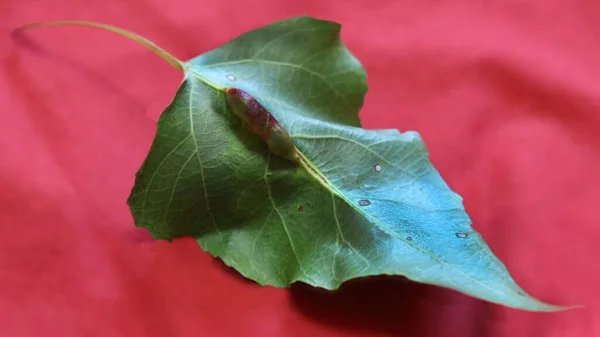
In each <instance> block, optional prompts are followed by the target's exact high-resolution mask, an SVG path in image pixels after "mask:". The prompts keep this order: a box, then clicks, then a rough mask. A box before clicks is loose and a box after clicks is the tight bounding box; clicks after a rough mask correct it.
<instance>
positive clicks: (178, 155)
mask: <svg viewBox="0 0 600 337" xmlns="http://www.w3.org/2000/svg"><path fill="white" fill-rule="evenodd" d="M339 32H340V26H339V25H338V24H336V23H332V22H327V21H321V20H316V19H312V18H308V17H298V18H292V19H289V20H285V21H280V22H276V23H274V24H272V25H269V26H265V27H262V28H259V29H256V30H254V31H251V32H249V33H247V34H244V35H242V36H240V37H238V38H237V39H234V40H232V41H231V42H229V43H227V44H225V45H224V46H222V47H220V48H218V49H216V50H213V51H210V52H208V53H206V54H203V55H200V56H198V57H196V58H194V59H192V60H190V61H188V62H187V63H185V78H184V81H183V83H182V85H181V87H180V88H179V90H178V92H177V94H176V96H175V98H174V99H173V101H172V103H171V104H170V105H169V106H168V107H167V109H166V110H165V111H164V113H163V114H162V115H161V117H160V120H159V122H158V130H157V134H156V138H155V140H154V142H153V144H152V148H151V150H150V152H149V154H148V157H147V158H146V160H145V162H144V163H143V165H142V167H141V169H140V171H139V172H138V174H137V176H136V182H135V186H134V189H133V191H132V194H131V196H130V198H129V200H128V202H129V205H130V207H131V210H132V213H133V216H134V219H135V223H136V225H137V226H140V227H144V228H147V229H148V230H149V231H150V232H151V233H152V235H153V236H154V237H155V238H157V239H172V238H176V237H181V236H193V237H195V238H196V240H197V241H198V243H199V244H200V246H201V248H202V249H203V250H205V251H207V252H209V253H210V254H212V255H213V256H216V257H219V258H221V259H223V261H224V262H225V263H226V264H227V265H229V266H232V267H233V268H235V269H236V270H238V271H239V272H240V273H241V274H243V275H244V276H246V277H248V278H250V279H252V280H255V281H256V282H258V283H259V284H263V285H272V286H276V287H286V286H289V285H290V284H291V283H293V282H296V281H302V282H306V283H308V284H311V285H314V286H317V287H323V288H326V289H336V288H337V287H339V286H340V284H341V283H342V282H344V281H346V280H350V279H353V278H357V277H363V276H369V275H380V274H391V275H404V276H406V277H407V278H409V279H411V280H414V281H417V282H423V283H428V284H433V285H438V286H443V287H448V288H452V289H455V290H457V291H460V292H463V293H465V294H469V295H471V296H474V297H477V298H480V299H483V300H487V301H491V302H494V303H498V304H503V305H506V306H510V307H515V308H521V309H525V310H534V311H551V310H557V309H559V308H558V307H554V306H551V305H547V304H544V303H542V302H540V301H538V300H536V299H534V298H532V297H530V296H529V295H527V294H525V292H524V291H523V290H522V289H521V288H520V287H519V286H518V285H517V284H516V283H515V282H514V281H513V279H512V278H511V276H510V275H509V273H508V271H507V270H506V268H505V267H504V265H503V264H502V263H501V262H500V261H499V260H498V259H497V258H496V257H495V256H494V255H493V253H492V252H491V251H490V249H489V248H488V247H487V245H486V244H485V242H484V241H483V240H482V238H481V237H480V235H479V234H478V233H476V232H475V231H474V230H473V229H472V227H471V221H470V219H469V217H468V215H467V214H466V212H465V210H464V208H463V205H462V199H461V197H460V196H458V195H457V194H455V193H454V192H453V191H451V190H450V189H449V188H448V186H447V185H446V183H445V182H444V181H443V180H442V178H441V177H440V175H439V174H438V172H437V171H436V170H435V168H434V167H433V166H432V165H431V163H430V162H429V160H428V153H427V150H426V148H425V146H424V144H423V141H422V140H421V138H420V137H419V135H418V134H417V133H416V132H405V133H400V132H398V131H397V130H375V131H373V130H365V129H362V128H361V127H360V123H359V119H358V111H359V109H360V108H361V105H362V102H363V97H364V95H365V93H366V90H367V85H366V75H365V73H364V70H363V68H362V66H361V65H360V63H359V62H358V61H357V60H356V59H355V58H354V57H353V56H352V55H351V54H350V53H349V52H348V50H347V49H346V48H345V47H344V45H343V44H342V43H341V41H340V39H339ZM227 87H236V88H240V89H242V90H244V91H246V92H248V93H249V94H250V95H252V96H253V97H254V98H256V99H257V100H258V101H259V102H260V103H261V104H262V105H263V106H265V107H266V108H267V109H268V110H269V111H270V112H271V113H272V114H273V116H275V117H276V118H277V120H278V121H279V123H280V124H281V125H282V126H283V127H284V128H285V129H286V130H287V131H288V132H289V134H290V135H291V136H292V139H293V140H294V144H295V146H296V148H297V149H298V151H299V153H300V155H301V157H302V158H303V160H302V162H301V164H296V163H293V162H290V161H287V160H284V159H282V158H280V157H277V156H275V155H272V154H270V153H269V151H268V149H267V146H266V144H265V143H264V142H263V141H262V140H261V139H260V138H259V137H257V136H256V135H255V134H253V133H251V132H250V131H249V130H248V128H247V127H245V126H244V124H243V123H242V122H241V120H240V119H239V118H238V117H236V116H235V115H234V114H232V113H231V111H230V109H229V108H228V106H227V103H226V100H225V96H224V92H223V89H225V88H227Z"/></svg>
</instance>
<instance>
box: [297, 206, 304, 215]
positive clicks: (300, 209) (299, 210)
mask: <svg viewBox="0 0 600 337" xmlns="http://www.w3.org/2000/svg"><path fill="white" fill-rule="evenodd" d="M298 212H300V213H302V212H304V206H303V205H300V206H298Z"/></svg>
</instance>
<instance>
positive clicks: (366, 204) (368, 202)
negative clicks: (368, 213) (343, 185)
mask: <svg viewBox="0 0 600 337" xmlns="http://www.w3.org/2000/svg"><path fill="white" fill-rule="evenodd" d="M358 204H359V205H361V206H369V205H370V204H371V202H370V201H369V200H359V201H358Z"/></svg>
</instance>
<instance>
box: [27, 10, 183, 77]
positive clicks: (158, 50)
mask: <svg viewBox="0 0 600 337" xmlns="http://www.w3.org/2000/svg"><path fill="white" fill-rule="evenodd" d="M49 26H87V27H92V28H99V29H103V30H106V31H109V32H112V33H115V34H118V35H121V36H124V37H126V38H128V39H130V40H133V41H136V42H138V43H139V44H141V45H142V46H144V47H146V48H147V49H149V50H150V51H152V52H154V53H155V54H156V55H158V56H159V57H160V58H162V59H163V60H165V61H167V62H168V63H169V64H170V65H172V66H173V67H175V68H176V69H178V70H180V71H185V66H184V63H183V62H182V61H180V60H179V59H177V58H176V57H175V56H173V55H171V54H169V53H168V52H167V51H165V50H164V49H162V48H161V47H159V46H157V45H156V44H154V43H153V42H151V41H149V40H148V39H146V38H144V37H142V36H140V35H137V34H135V33H132V32H130V31H127V30H124V29H121V28H118V27H115V26H111V25H106V24H102V23H95V22H88V21H54V22H40V23H32V24H28V25H24V26H21V27H18V28H17V29H15V32H18V31H22V30H26V29H31V28H40V27H49Z"/></svg>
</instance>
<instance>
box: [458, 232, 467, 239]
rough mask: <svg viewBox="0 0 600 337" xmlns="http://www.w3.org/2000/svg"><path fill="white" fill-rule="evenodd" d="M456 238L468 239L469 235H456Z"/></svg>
mask: <svg viewBox="0 0 600 337" xmlns="http://www.w3.org/2000/svg"><path fill="white" fill-rule="evenodd" d="M456 237H457V238H459V239H466V238H468V237H469V234H467V233H456Z"/></svg>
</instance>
